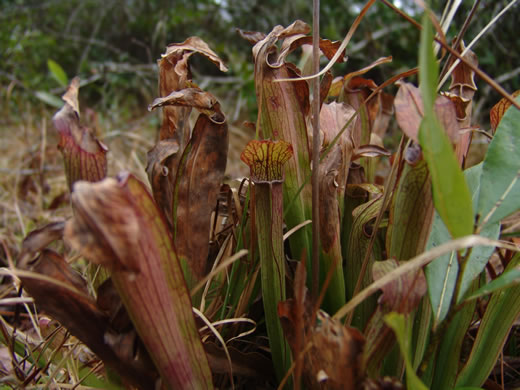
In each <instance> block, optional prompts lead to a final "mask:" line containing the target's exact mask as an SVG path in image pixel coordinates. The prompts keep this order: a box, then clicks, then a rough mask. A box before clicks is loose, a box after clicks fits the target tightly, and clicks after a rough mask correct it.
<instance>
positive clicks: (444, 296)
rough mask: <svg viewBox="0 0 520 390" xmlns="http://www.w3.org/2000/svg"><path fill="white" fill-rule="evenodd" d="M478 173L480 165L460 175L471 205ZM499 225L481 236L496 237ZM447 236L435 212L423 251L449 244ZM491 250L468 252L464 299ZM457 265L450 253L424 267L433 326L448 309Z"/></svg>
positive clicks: (492, 249) (475, 196)
mask: <svg viewBox="0 0 520 390" xmlns="http://www.w3.org/2000/svg"><path fill="white" fill-rule="evenodd" d="M481 171H482V164H478V165H475V166H473V167H471V168H470V169H468V170H466V171H465V172H464V176H465V178H466V182H467V184H468V187H469V188H470V190H471V192H472V193H473V202H474V203H476V201H477V195H478V191H479V187H480V182H479V177H480V173H481ZM499 232H500V226H499V225H498V224H494V225H489V226H487V227H486V228H485V229H484V230H483V231H482V232H481V235H482V236H484V237H488V238H493V239H496V238H498V235H499ZM450 239H451V237H450V233H449V232H448V229H447V228H446V225H445V224H444V223H443V221H442V219H441V218H440V217H439V215H438V214H437V213H435V216H434V222H433V227H432V232H431V234H430V238H429V240H428V245H427V248H428V249H431V248H433V247H436V246H439V245H441V244H443V243H445V242H448V241H450ZM493 251H494V248H493V247H486V246H478V247H475V248H473V249H472V251H471V254H470V257H469V259H468V262H467V264H466V270H465V272H464V276H463V281H462V286H461V296H460V297H459V298H458V299H457V302H459V301H460V298H461V297H463V296H464V294H465V293H466V291H467V290H468V287H469V285H470V283H471V281H472V280H474V279H475V278H476V277H477V276H478V275H479V274H480V272H482V270H483V269H484V267H485V266H486V263H487V262H488V260H489V256H491V254H492V253H493ZM458 272H459V264H458V261H457V255H456V253H455V252H452V253H451V254H449V255H444V256H442V257H440V258H439V259H437V260H436V261H435V262H433V263H432V264H429V265H428V266H427V267H426V279H427V281H428V293H429V296H430V302H431V304H432V310H433V314H434V324H438V323H439V322H440V321H442V320H443V319H444V318H445V317H446V314H447V313H448V310H449V305H450V302H451V298H452V295H453V292H454V289H455V283H456V278H457V274H458Z"/></svg>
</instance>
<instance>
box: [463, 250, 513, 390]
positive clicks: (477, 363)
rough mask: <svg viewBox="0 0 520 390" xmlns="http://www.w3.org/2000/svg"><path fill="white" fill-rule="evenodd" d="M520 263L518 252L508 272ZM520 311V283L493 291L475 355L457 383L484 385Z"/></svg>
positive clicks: (476, 341)
mask: <svg viewBox="0 0 520 390" xmlns="http://www.w3.org/2000/svg"><path fill="white" fill-rule="evenodd" d="M519 264H520V254H519V253H517V254H516V255H515V256H514V257H513V259H512V260H511V262H510V263H509V265H508V266H507V268H506V271H510V270H512V269H515V268H516V267H518V265H519ZM519 314H520V285H518V284H517V285H515V286H512V287H510V288H508V289H505V290H499V291H496V292H494V293H493V295H492V296H491V300H490V301H489V303H488V306H487V308H486V313H485V314H484V317H483V318H482V321H481V323H480V326H479V328H478V329H479V330H478V333H477V338H476V339H475V342H474V343H473V348H472V349H471V354H470V356H469V358H468V360H467V362H466V364H465V366H464V368H463V369H462V371H461V372H460V374H459V376H458V378H457V386H481V385H482V384H483V383H484V382H485V380H486V379H487V377H488V376H489V374H490V372H491V370H492V369H493V367H494V366H495V364H496V361H497V359H498V355H499V354H500V352H501V351H502V348H503V346H504V343H505V341H506V338H507V336H508V334H509V331H510V329H511V327H512V325H513V322H514V321H515V319H516V318H517V317H518V315H519Z"/></svg>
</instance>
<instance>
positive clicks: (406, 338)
mask: <svg viewBox="0 0 520 390" xmlns="http://www.w3.org/2000/svg"><path fill="white" fill-rule="evenodd" d="M384 319H385V322H386V324H387V325H388V326H389V327H390V328H392V329H393V331H394V333H395V335H396V337H397V342H398V343H399V349H400V350H401V355H402V356H403V358H404V362H405V365H406V386H407V388H408V389H413V390H428V388H427V387H426V386H425V385H424V383H422V382H421V380H420V379H419V377H418V376H417V374H416V373H415V371H414V369H413V365H412V360H411V358H410V348H411V339H412V337H411V332H410V330H411V329H410V328H409V327H408V326H407V325H406V320H405V317H404V315H402V314H397V313H390V314H387V315H386V316H385V318H384Z"/></svg>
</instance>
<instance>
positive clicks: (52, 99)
mask: <svg viewBox="0 0 520 390" xmlns="http://www.w3.org/2000/svg"><path fill="white" fill-rule="evenodd" d="M34 96H36V97H37V98H38V99H40V100H41V101H42V102H44V103H47V104H48V105H49V106H51V107H54V108H61V106H63V102H62V101H61V99H60V98H59V97H57V96H56V95H53V94H52V93H49V92H45V91H36V92H35V93H34Z"/></svg>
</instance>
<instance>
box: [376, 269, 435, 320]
mask: <svg viewBox="0 0 520 390" xmlns="http://www.w3.org/2000/svg"><path fill="white" fill-rule="evenodd" d="M397 267H399V262H398V261H397V260H395V259H390V260H385V261H376V262H375V263H374V266H373V268H372V275H373V278H374V280H378V279H381V278H382V277H383V276H385V275H386V274H387V273H389V272H391V271H393V270H394V269H396V268H397ZM381 290H382V291H383V294H382V295H381V296H380V297H379V301H378V303H379V304H380V305H384V306H385V307H386V308H388V309H389V310H391V311H396V312H398V313H404V314H408V313H410V312H411V311H412V310H414V309H415V308H416V307H417V306H418V305H419V302H420V301H421V298H422V297H423V296H424V295H425V294H426V291H427V284H426V278H425V277H424V273H423V271H422V270H419V271H417V272H410V273H408V274H406V275H404V276H401V277H400V278H398V279H396V280H394V281H392V282H390V283H388V284H386V285H385V286H384V287H383V288H382V289H381Z"/></svg>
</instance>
